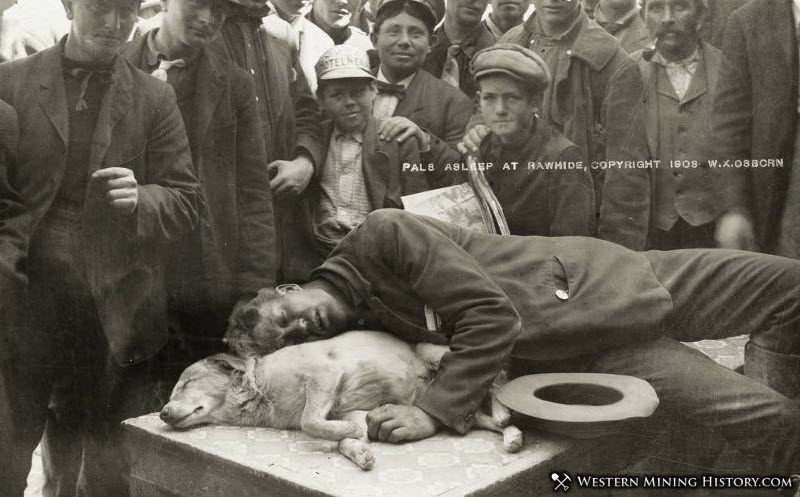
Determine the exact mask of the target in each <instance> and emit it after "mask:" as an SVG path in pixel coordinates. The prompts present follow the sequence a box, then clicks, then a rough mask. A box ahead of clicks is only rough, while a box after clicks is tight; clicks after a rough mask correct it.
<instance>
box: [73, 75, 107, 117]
mask: <svg viewBox="0 0 800 497" xmlns="http://www.w3.org/2000/svg"><path fill="white" fill-rule="evenodd" d="M67 74H69V75H70V76H72V77H73V78H75V79H79V80H81V86H80V93H78V99H77V101H76V104H75V110H76V111H78V112H82V111H84V110H86V109H87V108H88V107H89V106H88V105H87V104H86V98H85V97H86V89H87V88H88V87H89V80H90V79H92V78H95V79H96V80H97V83H98V84H100V85H103V86H108V85H109V84H111V78H112V74H113V73H112V71H111V70H110V69H102V70H100V69H98V70H92V69H84V68H82V67H73V68H72V69H69V70H68V71H67Z"/></svg>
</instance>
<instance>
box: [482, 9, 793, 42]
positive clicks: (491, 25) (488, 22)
mask: <svg viewBox="0 0 800 497" xmlns="http://www.w3.org/2000/svg"><path fill="white" fill-rule="evenodd" d="M798 1H800V0H798ZM484 21H485V22H486V28H487V29H488V30H489V32H490V33H492V35H494V36H495V37H496V38H500V37H501V36H503V35H504V34H505V33H503V30H501V29H500V28H499V27H498V26H497V24H495V23H494V21H493V20H492V14H489V15H488V16H486V19H484Z"/></svg>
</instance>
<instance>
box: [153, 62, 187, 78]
mask: <svg viewBox="0 0 800 497" xmlns="http://www.w3.org/2000/svg"><path fill="white" fill-rule="evenodd" d="M173 67H186V61H185V60H183V59H175V60H160V61H158V68H157V69H156V70H155V71H153V74H152V76H153V77H154V78H156V79H160V80H161V81H166V80H167V71H169V70H170V69H172V68H173Z"/></svg>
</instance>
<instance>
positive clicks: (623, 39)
mask: <svg viewBox="0 0 800 497" xmlns="http://www.w3.org/2000/svg"><path fill="white" fill-rule="evenodd" d="M594 20H595V21H597V23H598V24H599V25H601V26H603V29H605V30H606V31H608V32H609V33H611V34H612V35H614V37H615V38H616V39H618V40H619V46H621V47H622V49H623V50H625V51H626V52H628V53H633V52H635V51H637V50H644V49H645V48H650V46H651V45H652V41H651V40H650V34H649V33H648V32H647V28H646V27H645V25H644V22H643V21H642V18H641V16H640V13H639V7H638V6H637V0H600V2H599V3H598V4H597V9H595V11H594Z"/></svg>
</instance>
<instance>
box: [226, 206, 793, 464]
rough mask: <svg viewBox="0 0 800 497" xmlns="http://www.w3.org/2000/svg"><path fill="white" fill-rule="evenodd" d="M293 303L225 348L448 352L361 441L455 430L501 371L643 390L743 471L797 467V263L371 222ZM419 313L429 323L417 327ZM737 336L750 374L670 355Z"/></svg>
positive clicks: (249, 312) (387, 218) (464, 426)
mask: <svg viewBox="0 0 800 497" xmlns="http://www.w3.org/2000/svg"><path fill="white" fill-rule="evenodd" d="M295 290H297V291H289V292H280V293H279V292H274V291H271V290H270V291H262V292H261V294H260V295H259V297H257V299H255V300H254V301H253V302H252V303H251V304H250V308H249V309H248V308H243V309H242V310H241V312H240V313H239V315H238V316H234V326H233V328H232V330H231V331H229V335H228V342H229V344H230V345H231V346H232V348H233V349H234V350H237V348H239V349H241V346H242V343H240V342H241V340H242V338H241V336H237V334H236V327H237V324H236V322H237V320H238V321H239V323H238V326H240V327H245V326H247V324H244V321H250V326H253V325H254V323H253V321H257V323H258V324H257V325H256V327H255V328H253V329H252V331H251V333H252V335H253V336H256V335H257V336H265V335H269V334H271V335H272V336H274V337H279V338H282V339H283V340H282V342H283V344H286V343H291V342H297V341H303V340H305V339H315V338H325V337H330V336H333V335H336V334H338V333H340V332H343V331H346V330H351V329H359V328H360V329H383V330H386V331H388V332H390V333H393V334H394V335H396V336H398V337H400V338H403V339H405V340H407V341H410V342H432V343H438V344H449V348H450V351H449V352H448V353H446V354H445V355H444V357H443V358H442V360H441V369H440V371H439V373H438V375H437V377H436V379H435V380H434V381H433V383H431V385H430V386H429V387H428V388H427V390H425V391H423V392H422V393H421V394H420V395H419V396H418V397H417V398H416V400H415V402H414V405H410V406H399V405H384V406H381V407H379V408H377V409H375V410H373V411H372V412H371V413H370V415H369V417H368V424H369V435H370V437H371V438H373V439H379V440H382V441H388V442H393V443H397V442H403V441H410V440H418V439H422V438H426V437H430V436H432V435H433V434H435V433H436V432H437V431H438V430H439V429H441V428H442V427H448V428H450V429H452V430H455V431H457V432H459V433H465V432H466V431H467V430H468V429H469V427H470V425H471V424H472V422H473V419H474V413H475V411H476V410H477V409H478V407H479V404H480V403H481V401H482V400H483V399H484V398H485V397H486V394H487V390H488V388H489V387H490V385H491V384H492V380H493V379H494V378H495V376H496V375H497V374H498V372H499V371H500V369H501V368H502V367H503V365H504V364H506V363H507V361H509V360H510V364H511V369H512V370H516V371H517V372H523V373H524V372H528V371H534V370H535V371H536V372H544V371H575V372H596V373H614V374H623V375H631V376H635V377H638V378H642V379H644V380H646V381H648V382H650V384H651V385H652V386H653V388H654V389H655V390H656V392H657V393H658V396H659V398H660V400H661V404H660V407H659V413H660V414H663V415H666V416H669V417H670V418H671V419H677V420H678V421H679V423H680V424H681V425H683V426H686V427H688V426H693V427H696V428H699V429H701V430H702V429H703V428H707V429H708V430H710V431H714V432H716V433H718V434H720V435H722V436H723V437H724V438H725V439H726V440H727V441H728V442H729V443H730V444H731V445H733V446H734V447H735V448H736V449H738V450H739V451H740V452H742V453H745V454H750V455H753V456H756V457H754V458H752V459H754V460H758V463H759V464H762V465H763V467H760V468H750V469H752V470H763V471H768V472H769V473H770V474H773V473H774V474H787V475H788V474H792V473H797V472H798V470H799V469H800V406H798V403H797V400H798V397H800V262H798V261H794V260H790V259H785V258H779V257H774V256H769V255H763V254H755V253H749V252H742V251H731V250H720V249H716V250H704V249H697V250H675V251H669V252H660V251H652V252H633V251H631V250H628V249H626V248H624V247H621V246H619V245H615V244H612V243H609V242H606V241H602V240H598V239H593V238H584V237H535V236H530V237H520V236H502V237H501V236H497V235H487V234H482V233H477V232H473V231H467V230H463V229H461V228H458V227H456V226H453V225H450V224H446V223H442V222H439V221H436V220H433V219H431V218H426V217H421V216H415V215H413V214H409V213H407V212H404V211H401V210H397V209H382V210H378V211H374V212H372V213H370V214H369V215H368V216H367V218H366V220H365V221H364V222H363V223H362V224H361V225H360V226H359V227H358V228H356V229H355V230H353V231H352V232H351V233H350V234H349V235H347V236H346V237H345V238H344V239H343V240H342V241H341V242H340V243H339V245H338V246H337V247H336V249H334V251H333V252H332V253H331V254H330V256H329V257H328V259H327V260H326V261H325V262H324V263H323V264H322V265H321V266H320V267H318V268H317V269H316V270H315V271H314V272H313V273H312V276H311V281H310V282H309V283H307V284H305V285H302V286H299V287H295ZM424 305H427V306H429V307H431V308H432V309H433V310H434V311H436V313H437V314H438V315H439V316H440V317H441V326H439V327H437V328H436V329H434V330H430V329H429V328H428V327H427V326H426V319H425V312H424V310H423V308H424ZM247 316H249V319H248V318H246V317H247ZM253 318H255V319H253ZM743 333H750V334H751V339H750V343H749V344H748V345H747V349H746V364H745V373H746V376H742V375H740V374H738V373H736V372H734V371H731V370H729V369H726V368H724V367H722V366H720V365H718V364H716V363H715V362H714V361H712V360H711V359H709V358H707V357H706V356H705V355H703V354H701V353H700V352H697V351H695V350H693V349H691V348H689V347H688V346H686V345H684V344H682V343H680V341H695V340H700V339H705V338H710V339H716V338H722V337H729V336H735V335H741V334H743ZM257 339H258V338H257ZM792 399H793V400H792Z"/></svg>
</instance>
